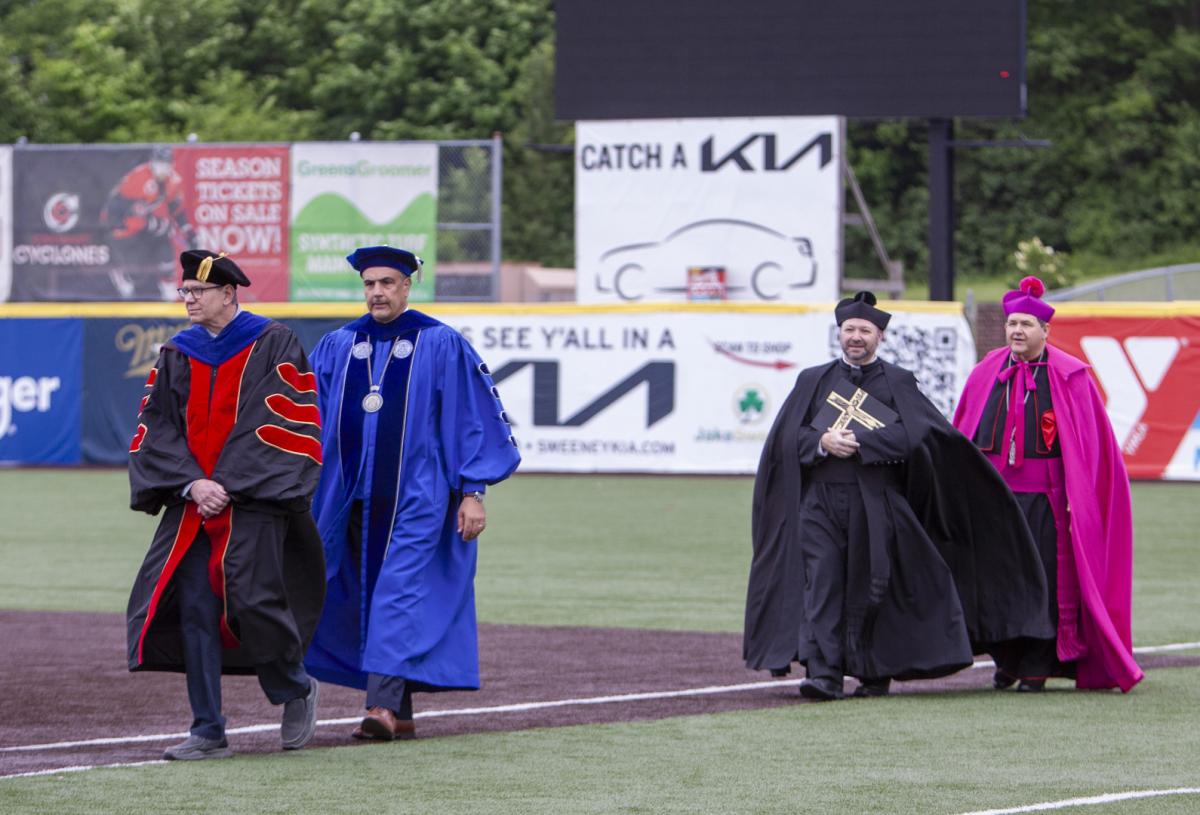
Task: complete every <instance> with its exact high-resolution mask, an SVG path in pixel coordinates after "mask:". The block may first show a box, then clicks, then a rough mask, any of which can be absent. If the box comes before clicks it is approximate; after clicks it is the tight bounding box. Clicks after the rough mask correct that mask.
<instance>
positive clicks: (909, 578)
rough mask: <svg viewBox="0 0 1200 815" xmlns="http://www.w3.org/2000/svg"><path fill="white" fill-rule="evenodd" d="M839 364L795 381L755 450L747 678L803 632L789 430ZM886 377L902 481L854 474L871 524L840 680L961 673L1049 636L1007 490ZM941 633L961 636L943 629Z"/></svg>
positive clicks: (1035, 565)
mask: <svg viewBox="0 0 1200 815" xmlns="http://www.w3.org/2000/svg"><path fill="white" fill-rule="evenodd" d="M836 364H837V363H836V361H834V362H830V363H828V364H826V365H820V366H816V367H813V368H809V369H806V370H805V371H803V372H801V374H800V376H799V377H798V378H797V380H796V385H795V387H794V388H793V389H792V392H791V394H790V395H789V396H788V398H787V400H786V401H785V402H784V405H783V407H782V408H781V410H780V412H779V415H778V416H777V417H776V420H775V424H774V426H773V427H772V428H771V432H770V434H769V435H768V437H767V441H766V444H765V445H764V447H763V452H762V458H761V460H760V462H759V467H758V474H757V477H756V479H755V483H754V499H753V506H752V530H751V537H752V544H753V560H752V563H751V568H750V580H749V587H748V590H747V596H746V616H745V631H744V640H743V654H742V655H743V658H744V659H745V660H746V665H747V667H749V668H751V669H755V670H772V671H776V672H778V671H781V670H784V669H787V668H789V667H790V665H791V663H792V662H795V661H797V659H799V658H800V653H799V652H800V650H801V640H802V639H803V638H804V632H805V627H806V623H805V618H804V605H803V594H802V593H803V591H804V564H803V562H802V560H801V556H800V541H801V536H802V535H803V534H804V530H803V529H802V528H801V525H800V507H801V500H802V496H803V493H804V490H805V488H806V486H807V485H806V483H805V479H804V471H803V468H802V467H801V465H800V461H799V456H798V453H797V444H798V435H797V434H798V433H799V432H800V430H801V428H802V427H803V421H804V417H805V413H806V411H807V409H808V407H809V405H810V404H811V403H812V400H813V397H814V395H815V391H816V388H817V384H818V382H819V381H820V380H821V377H822V376H823V375H824V374H826V373H827V372H828V371H829V370H830V368H831V367H832V366H834V365H836ZM883 371H884V375H885V376H886V378H887V383H888V386H889V388H890V389H891V392H892V396H893V397H894V399H895V402H896V410H897V412H898V413H899V415H900V421H901V423H902V424H903V426H904V428H905V431H906V433H907V436H908V453H907V455H906V456H905V462H904V463H903V465H901V467H902V473H901V477H900V479H899V482H897V481H896V480H895V479H894V478H888V477H885V473H884V472H883V470H884V469H885V468H878V467H860V468H858V473H859V476H858V478H859V485H860V487H861V489H862V493H863V500H864V504H865V506H866V511H867V512H868V513H872V514H875V513H878V517H877V518H873V519H872V522H871V523H870V524H869V526H871V527H872V531H871V538H872V539H871V542H870V545H869V549H870V552H869V553H858V555H857V556H858V557H861V558H863V559H865V560H867V561H869V562H868V564H867V567H866V568H864V569H861V570H858V571H859V573H861V575H862V579H861V581H860V585H848V586H847V587H846V602H847V605H848V606H849V605H850V604H851V603H856V604H860V606H861V611H862V612H863V613H861V614H853V613H852V614H848V615H847V616H848V619H849V623H848V624H847V626H846V632H845V639H846V642H845V654H846V661H847V664H846V665H844V666H843V668H844V670H845V672H846V673H847V674H848V675H851V676H858V677H871V678H873V677H883V676H890V677H894V678H898V679H916V678H922V677H932V676H941V675H945V674H948V673H952V672H954V671H957V670H960V669H962V668H964V667H966V666H967V665H969V664H970V662H971V652H974V653H985V652H987V651H989V650H991V649H992V648H993V647H994V646H995V645H996V644H997V643H1000V642H1004V641H1008V640H1011V639H1015V638H1018V637H1048V636H1053V628H1052V626H1051V625H1050V621H1049V611H1048V608H1049V601H1048V595H1047V587H1046V578H1045V575H1044V571H1043V568H1042V565H1041V562H1040V560H1039V557H1038V553H1037V549H1036V547H1035V544H1034V542H1033V539H1032V536H1031V535H1030V533H1029V528H1028V526H1027V525H1026V522H1025V520H1024V517H1023V515H1022V514H1021V511H1020V508H1019V507H1018V505H1017V503H1016V499H1015V498H1014V497H1013V495H1012V492H1011V491H1010V490H1009V489H1008V487H1007V485H1006V484H1005V483H1004V481H1003V479H1002V478H1001V477H1000V474H999V473H998V472H996V469H995V468H994V467H993V466H992V465H991V463H989V462H988V460H987V459H986V458H984V456H983V455H982V454H981V453H980V452H979V450H977V449H976V448H975V446H974V445H973V444H972V443H971V442H970V440H968V439H967V438H966V437H965V436H963V435H962V434H961V433H959V432H958V431H957V430H955V429H954V427H952V426H951V425H950V423H949V422H948V421H947V420H946V418H945V417H944V416H942V415H941V413H939V412H938V410H937V408H936V407H934V405H933V404H932V403H931V402H930V401H929V400H928V399H927V398H925V396H924V395H923V394H922V393H921V392H920V391H919V390H918V388H917V384H916V379H915V378H914V377H913V375H912V373H911V372H910V371H907V370H905V369H903V368H900V367H899V366H896V365H892V364H890V363H887V362H883ZM877 521H882V523H878V522H877ZM880 530H882V531H880ZM854 556H855V554H854V553H851V557H854ZM955 595H956V596H955ZM958 607H961V613H959V612H958V611H957V608H958ZM948 626H953V627H954V628H956V629H957V628H960V627H961V628H965V631H961V630H960V631H957V632H950V633H947V631H946V629H947V627H948ZM949 643H953V644H952V645H951V644H949Z"/></svg>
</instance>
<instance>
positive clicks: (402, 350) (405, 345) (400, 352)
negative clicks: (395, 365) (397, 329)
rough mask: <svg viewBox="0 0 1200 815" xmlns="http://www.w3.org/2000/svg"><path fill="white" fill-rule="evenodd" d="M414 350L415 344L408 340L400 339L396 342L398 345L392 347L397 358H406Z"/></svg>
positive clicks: (393, 354)
mask: <svg viewBox="0 0 1200 815" xmlns="http://www.w3.org/2000/svg"><path fill="white" fill-rule="evenodd" d="M412 352H413V344H412V343H411V342H409V341H408V340H400V342H398V343H396V347H395V348H393V349H392V356H394V357H395V358H396V359H404V358H405V357H406V356H408V355H409V354H411V353H412Z"/></svg>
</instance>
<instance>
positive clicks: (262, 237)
mask: <svg viewBox="0 0 1200 815" xmlns="http://www.w3.org/2000/svg"><path fill="white" fill-rule="evenodd" d="M288 152H289V150H288V148H287V147H284V146H278V145H245V146H236V147H233V146H225V145H211V146H210V145H198V146H194V147H186V148H178V149H177V150H176V167H177V168H178V171H179V175H180V176H181V178H182V179H183V186H184V189H185V191H186V192H185V201H186V207H185V211H186V215H187V218H188V220H189V221H190V222H191V224H192V225H193V226H194V229H195V241H194V244H193V245H195V246H197V247H200V248H203V249H208V250H211V251H213V252H225V253H226V254H228V255H229V256H230V257H232V258H233V259H234V260H235V261H236V262H237V264H238V266H240V267H241V268H242V270H243V271H244V272H245V273H246V276H247V277H249V278H250V282H251V284H252V285H251V286H250V288H248V289H245V290H244V291H242V292H239V293H238V297H239V298H240V299H241V300H243V301H247V302H255V301H267V302H272V301H280V300H287V299H288V259H287V252H288V235H287V231H288V184H289V181H290V177H291V174H290V172H289V170H288ZM172 299H174V298H172Z"/></svg>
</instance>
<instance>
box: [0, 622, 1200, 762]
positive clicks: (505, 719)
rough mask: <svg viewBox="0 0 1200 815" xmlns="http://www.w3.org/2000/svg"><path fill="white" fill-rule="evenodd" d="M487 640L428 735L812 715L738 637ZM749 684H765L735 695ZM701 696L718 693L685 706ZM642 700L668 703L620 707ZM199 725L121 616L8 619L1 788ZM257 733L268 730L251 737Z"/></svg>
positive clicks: (251, 684) (540, 633)
mask: <svg viewBox="0 0 1200 815" xmlns="http://www.w3.org/2000/svg"><path fill="white" fill-rule="evenodd" d="M479 640H480V661H481V670H482V675H483V683H484V687H483V689H482V690H480V691H479V692H476V693H445V694H419V695H417V696H416V698H415V708H416V715H417V734H418V738H423V739H426V738H440V737H445V736H453V735H458V734H463V733H482V732H491V731H507V730H523V729H529V728H536V727H561V726H566V725H575V724H594V723H601V722H619V721H631V720H645V719H661V718H666V717H670V716H691V715H699V714H707V713H717V712H723V711H730V710H747V709H758V708H769V707H779V706H783V705H796V704H806V702H803V701H802V700H801V699H800V698H799V696H798V694H797V692H796V688H795V682H794V679H795V677H794V676H793V677H789V679H791V680H793V681H791V682H778V681H775V682H771V681H770V680H769V678H768V677H767V676H766V675H765V674H762V673H755V672H751V671H748V670H746V668H745V667H744V666H743V664H742V661H741V636H740V635H738V634H713V633H703V632H689V631H655V630H635V629H606V628H566V627H537V626H513V625H483V626H480V631H479ZM1139 662H1140V663H1141V664H1142V665H1143V667H1146V668H1153V667H1172V666H1185V665H1200V658H1198V657H1180V656H1158V657H1143V658H1141V659H1140V660H1139ZM990 681H991V672H990V671H988V670H967V671H963V672H961V673H959V674H956V675H955V676H952V677H948V678H946V679H941V680H932V681H924V682H909V683H903V684H900V685H898V686H895V691H894V692H897V693H930V692H937V691H943V690H947V689H968V688H979V689H983V688H987V687H988V686H989V684H990ZM741 685H756V687H750V688H736V687H735V688H730V687H728V686H741ZM223 688H224V712H225V715H226V718H227V719H228V722H227V728H228V729H229V730H230V731H231V732H230V734H229V742H230V746H231V747H232V748H233V749H234V750H235V751H236V752H238V753H259V752H274V751H277V750H279V731H278V723H279V713H280V710H279V708H275V707H272V706H271V705H270V704H269V703H267V701H266V700H265V699H264V698H263V695H262V692H261V691H260V690H259V688H258V682H257V681H256V680H255V679H254V678H253V677H225V679H224V683H223ZM695 689H708V690H706V691H702V692H698V693H692V694H688V695H677V694H678V693H679V692H681V691H688V690H695ZM716 689H720V690H716ZM630 694H662V695H660V696H654V697H652V698H641V699H638V698H632V699H630V698H617V699H613V698H612V697H625V696H628V695H630ZM667 694H672V695H667ZM579 700H591V701H592V703H585V702H581V701H579ZM564 701H565V702H567V703H565V704H556V705H547V704H545V703H552V702H564ZM854 703H855V704H860V703H859V702H854ZM362 704H363V694H362V692H361V691H357V690H352V689H348V688H341V687H337V686H335V685H330V684H323V685H322V686H321V703H320V709H319V711H318V718H319V719H320V720H322V721H323V722H326V723H324V724H322V725H321V726H319V727H318V728H317V733H316V737H315V738H314V739H313V743H312V747H333V746H343V745H348V744H360V745H362V747H363V748H364V749H370V747H371V746H372V745H370V744H366V743H361V742H354V741H353V740H352V739H350V738H349V733H350V730H351V729H353V724H352V723H328V721H329V720H337V719H347V720H352V719H356V718H357V717H359V716H361V715H362ZM526 706H528V707H526ZM514 708H515V709H514ZM456 711H457V712H456ZM190 721H191V714H190V712H189V710H188V706H187V698H186V693H185V690H184V684H183V677H182V675H180V674H160V673H139V674H130V673H129V672H128V671H127V670H126V666H125V621H124V618H123V617H122V616H121V615H117V614H86V613H75V612H30V611H0V777H3V776H11V775H17V774H24V773H31V772H40V771H48V770H49V771H53V770H55V769H61V768H66V767H77V766H89V765H107V764H123V763H130V762H141V761H154V760H157V759H158V758H160V757H161V755H162V750H163V748H164V747H166V746H167V745H169V744H172V743H174V742H175V741H178V740H179V739H180V738H182V735H183V733H184V731H186V729H187V727H188V724H189V723H190ZM254 725H261V726H263V727H262V729H261V730H259V729H256V730H255V732H238V728H244V727H249V726H254ZM139 739H140V740H139Z"/></svg>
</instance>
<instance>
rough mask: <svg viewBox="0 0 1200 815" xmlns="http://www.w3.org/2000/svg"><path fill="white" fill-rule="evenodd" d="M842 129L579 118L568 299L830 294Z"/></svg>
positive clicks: (814, 124) (837, 273)
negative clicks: (572, 292)
mask: <svg viewBox="0 0 1200 815" xmlns="http://www.w3.org/2000/svg"><path fill="white" fill-rule="evenodd" d="M842 130H843V124H842V120H841V119H839V118H837V117H832V116H825V117H778V118H744V119H648V120H624V121H605V122H595V121H593V122H579V123H577V124H576V129H575V263H576V269H577V271H578V275H577V280H578V283H577V290H576V298H577V300H578V301H579V302H580V303H629V302H670V301H679V302H686V301H688V300H714V299H719V300H726V299H727V300H742V301H758V302H777V303H800V302H828V301H831V300H836V299H837V297H838V294H839V285H840V279H841V260H842V247H841V230H842V174H841V160H842V150H843V142H844V139H843V136H842ZM698 282H700V283H703V285H697V283H698Z"/></svg>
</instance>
